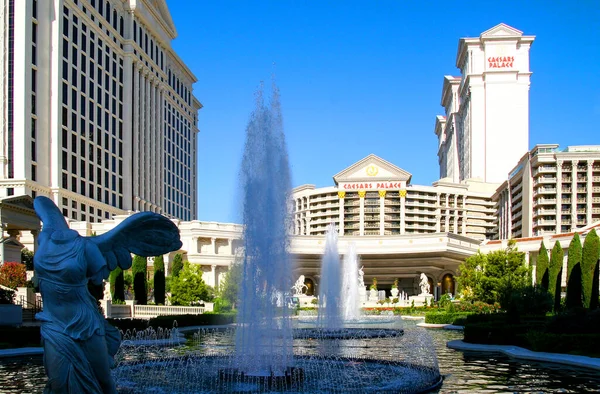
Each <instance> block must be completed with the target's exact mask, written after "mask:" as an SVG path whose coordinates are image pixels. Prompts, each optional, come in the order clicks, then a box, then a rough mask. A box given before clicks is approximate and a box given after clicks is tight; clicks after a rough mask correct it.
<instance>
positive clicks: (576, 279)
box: [566, 233, 583, 309]
mask: <svg viewBox="0 0 600 394" xmlns="http://www.w3.org/2000/svg"><path fill="white" fill-rule="evenodd" d="M581 253H582V251H581V240H580V238H579V234H578V233H575V235H573V239H572V240H571V243H570V244H569V251H568V255H567V256H568V257H567V300H566V307H567V309H573V308H578V307H581V306H583V304H582V299H581V297H582V294H581Z"/></svg>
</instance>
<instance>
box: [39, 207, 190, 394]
mask: <svg viewBox="0 0 600 394" xmlns="http://www.w3.org/2000/svg"><path fill="white" fill-rule="evenodd" d="M34 208H35V211H36V213H37V215H38V216H39V218H40V220H41V221H42V223H43V227H42V231H41V232H40V235H39V238H38V247H37V249H36V254H35V256H34V266H35V277H36V281H37V283H38V286H39V290H40V293H41V294H42V299H43V302H44V310H43V312H40V313H38V314H37V315H36V318H37V319H38V320H40V321H41V323H42V324H41V334H42V343H43V346H44V367H45V369H46V374H47V375H48V383H47V385H46V389H45V390H44V393H45V394H50V393H116V392H117V390H116V387H115V383H114V382H113V380H112V377H111V373H110V368H111V366H112V364H113V357H114V356H115V354H116V353H117V351H118V350H119V346H120V342H121V334H120V332H119V331H118V330H117V329H116V328H114V327H113V326H111V325H110V324H108V322H107V321H106V320H105V319H104V316H103V315H102V314H101V313H100V311H99V309H98V306H97V303H96V299H95V298H94V297H93V296H92V295H91V294H90V292H89V291H88V282H91V283H93V284H94V285H100V284H102V281H103V280H104V279H106V278H108V275H109V273H110V271H112V270H114V269H115V268H116V267H117V266H119V267H121V268H122V269H128V268H129V267H131V253H134V254H136V255H140V256H157V255H162V254H166V253H169V252H171V251H174V250H178V249H180V248H181V240H180V236H179V230H178V229H177V227H176V226H175V224H174V223H173V222H171V221H170V220H169V219H167V218H165V217H163V216H161V215H159V214H156V213H152V212H141V213H137V214H135V215H132V216H130V217H129V218H127V219H126V220H124V221H123V222H122V223H121V224H119V225H118V226H117V227H115V228H114V229H113V230H111V231H109V232H107V233H105V234H102V235H99V236H96V237H83V236H81V235H79V233H77V231H74V230H71V229H69V226H68V225H67V223H66V222H65V218H64V217H63V215H62V213H61V212H60V210H59V209H58V208H57V207H56V205H55V204H54V202H53V201H52V200H50V199H48V198H46V197H37V198H36V199H35V200H34Z"/></svg>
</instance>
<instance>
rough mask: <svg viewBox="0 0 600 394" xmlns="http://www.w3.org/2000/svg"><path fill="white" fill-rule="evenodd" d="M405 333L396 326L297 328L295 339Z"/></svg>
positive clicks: (391, 335) (382, 336) (384, 335)
mask: <svg viewBox="0 0 600 394" xmlns="http://www.w3.org/2000/svg"><path fill="white" fill-rule="evenodd" d="M403 334H404V330H403V329H395V328H369V329H364V328H352V327H346V328H339V329H327V328H318V327H315V328H295V329H294V338H295V339H370V338H393V337H399V336H402V335H403Z"/></svg>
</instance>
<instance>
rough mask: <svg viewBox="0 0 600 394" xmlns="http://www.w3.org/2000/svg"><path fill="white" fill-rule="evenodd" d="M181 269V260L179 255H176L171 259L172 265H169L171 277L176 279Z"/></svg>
mask: <svg viewBox="0 0 600 394" xmlns="http://www.w3.org/2000/svg"><path fill="white" fill-rule="evenodd" d="M182 269H183V259H182V258H181V254H180V253H177V254H176V255H175V257H174V258H173V263H172V264H171V276H172V277H173V278H177V277H178V276H179V273H180V272H181V270H182Z"/></svg>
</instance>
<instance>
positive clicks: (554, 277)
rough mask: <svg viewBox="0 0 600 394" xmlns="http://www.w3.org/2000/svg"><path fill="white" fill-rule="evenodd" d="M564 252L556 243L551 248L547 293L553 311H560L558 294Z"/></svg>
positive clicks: (558, 243)
mask: <svg viewBox="0 0 600 394" xmlns="http://www.w3.org/2000/svg"><path fill="white" fill-rule="evenodd" d="M564 255H565V254H564V252H563V249H562V246H560V242H558V241H556V243H555V244H554V248H552V256H551V257H550V265H549V266H548V291H549V292H550V295H551V296H552V299H553V300H554V305H553V309H554V310H555V311H558V310H560V293H561V282H562V266H563V257H564Z"/></svg>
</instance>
